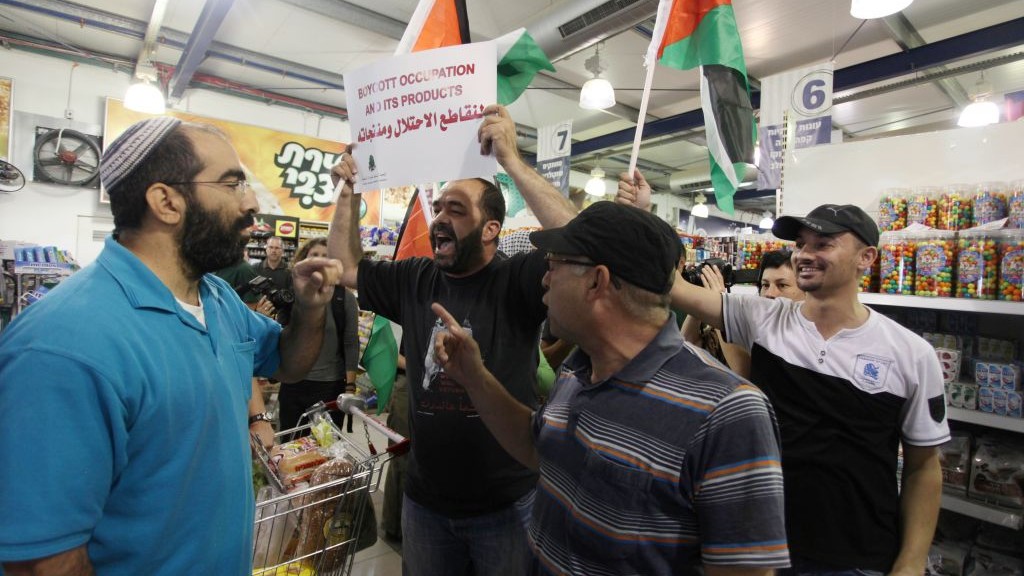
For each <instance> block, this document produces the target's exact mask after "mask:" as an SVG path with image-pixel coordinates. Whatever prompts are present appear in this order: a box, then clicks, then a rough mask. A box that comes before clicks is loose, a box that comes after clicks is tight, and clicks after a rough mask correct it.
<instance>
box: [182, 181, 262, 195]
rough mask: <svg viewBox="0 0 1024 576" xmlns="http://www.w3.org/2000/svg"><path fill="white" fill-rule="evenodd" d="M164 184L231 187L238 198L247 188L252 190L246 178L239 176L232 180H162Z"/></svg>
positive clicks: (247, 190)
mask: <svg viewBox="0 0 1024 576" xmlns="http://www.w3.org/2000/svg"><path fill="white" fill-rule="evenodd" d="M164 184H167V185H168V186H181V185H183V184H216V185H217V186H224V187H227V188H231V190H232V192H234V193H235V196H238V197H239V198H241V197H242V196H245V194H246V193H247V192H249V190H252V184H250V183H249V181H248V180H245V179H243V178H239V179H238V180H235V181H234V182H231V181H228V182H221V181H220V180H202V181H191V182H164Z"/></svg>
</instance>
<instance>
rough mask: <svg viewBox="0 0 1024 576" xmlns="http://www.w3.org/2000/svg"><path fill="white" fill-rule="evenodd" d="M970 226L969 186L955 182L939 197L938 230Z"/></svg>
mask: <svg viewBox="0 0 1024 576" xmlns="http://www.w3.org/2000/svg"><path fill="white" fill-rule="evenodd" d="M970 227H971V195H970V187H969V186H965V185H963V184H955V185H953V186H950V187H948V188H947V189H946V191H945V193H943V194H942V195H941V196H940V197H939V202H938V225H937V226H935V228H938V229H940V230H966V229H967V228H970Z"/></svg>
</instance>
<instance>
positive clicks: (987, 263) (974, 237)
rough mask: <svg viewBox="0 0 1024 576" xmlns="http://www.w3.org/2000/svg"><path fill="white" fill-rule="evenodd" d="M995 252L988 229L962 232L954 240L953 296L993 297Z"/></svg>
mask: <svg viewBox="0 0 1024 576" xmlns="http://www.w3.org/2000/svg"><path fill="white" fill-rule="evenodd" d="M998 256H999V247H998V244H997V242H996V239H995V237H994V236H993V235H992V234H991V233H990V232H985V231H980V232H962V233H961V234H960V238H959V240H957V274H956V295H957V297H959V298H979V299H981V300H995V298H996V278H997V277H998V273H997V272H998Z"/></svg>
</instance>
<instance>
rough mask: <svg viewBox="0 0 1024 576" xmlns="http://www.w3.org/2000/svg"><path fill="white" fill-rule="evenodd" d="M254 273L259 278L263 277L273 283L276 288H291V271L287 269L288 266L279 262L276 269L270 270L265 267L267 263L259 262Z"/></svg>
mask: <svg viewBox="0 0 1024 576" xmlns="http://www.w3.org/2000/svg"><path fill="white" fill-rule="evenodd" d="M256 273H257V274H259V275H260V276H265V277H267V278H269V279H270V280H271V282H273V283H274V285H275V286H277V287H278V288H289V289H290V288H291V287H292V271H291V268H288V265H287V264H285V263H284V260H282V261H281V264H280V266H279V267H278V268H270V267H268V266H267V261H266V260H264V261H263V262H260V264H259V266H256Z"/></svg>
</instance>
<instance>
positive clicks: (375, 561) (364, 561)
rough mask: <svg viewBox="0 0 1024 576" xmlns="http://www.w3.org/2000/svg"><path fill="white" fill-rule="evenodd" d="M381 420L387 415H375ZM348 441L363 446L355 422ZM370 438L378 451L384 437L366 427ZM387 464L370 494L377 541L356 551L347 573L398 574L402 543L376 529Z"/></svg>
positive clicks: (365, 575)
mask: <svg viewBox="0 0 1024 576" xmlns="http://www.w3.org/2000/svg"><path fill="white" fill-rule="evenodd" d="M376 418H377V419H378V420H380V421H381V422H384V421H386V420H387V414H381V415H380V416H377V417H376ZM346 436H348V437H349V440H350V441H351V442H353V443H356V444H358V445H359V446H361V447H365V446H366V436H365V435H364V433H363V428H362V426H359V425H358V424H357V425H356V426H354V427H353V432H352V434H347V435H346ZM370 439H371V441H372V442H373V445H374V446H375V447H376V448H377V450H378V451H383V449H384V448H385V447H387V440H385V439H384V436H383V435H381V434H379V433H377V432H376V431H374V430H372V429H371V430H370ZM387 467H388V464H385V465H384V468H383V469H382V470H381V476H380V477H381V482H380V487H379V489H378V490H377V491H376V492H375V493H374V494H373V496H372V498H371V500H372V501H373V505H374V507H375V508H376V509H377V524H378V526H377V543H376V544H374V545H373V546H370V547H369V548H367V549H366V550H361V551H359V552H356V557H355V561H354V562H353V565H352V575H351V576H400V575H401V574H402V544H401V543H400V542H394V541H391V540H386V539H385V538H384V531H383V530H381V529H380V518H381V512H382V511H383V510H384V478H385V477H386V476H387Z"/></svg>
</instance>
